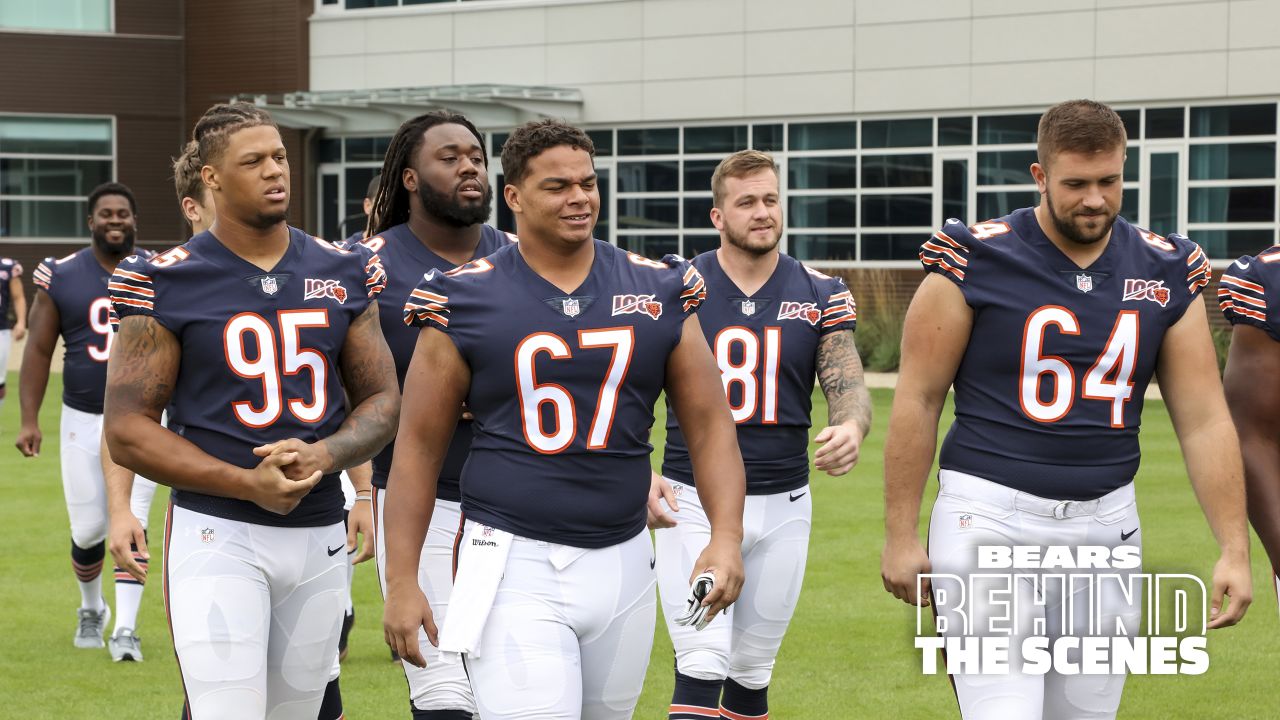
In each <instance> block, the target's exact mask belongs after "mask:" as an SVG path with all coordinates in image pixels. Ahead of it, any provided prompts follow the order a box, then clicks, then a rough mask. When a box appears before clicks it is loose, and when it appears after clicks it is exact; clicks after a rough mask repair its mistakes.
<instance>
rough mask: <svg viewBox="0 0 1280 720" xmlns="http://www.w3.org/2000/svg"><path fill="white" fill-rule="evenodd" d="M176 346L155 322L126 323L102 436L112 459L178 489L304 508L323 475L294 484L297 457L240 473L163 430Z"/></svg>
mask: <svg viewBox="0 0 1280 720" xmlns="http://www.w3.org/2000/svg"><path fill="white" fill-rule="evenodd" d="M181 352H182V350H181V348H180V347H179V345H178V340H177V338H175V337H174V336H173V333H171V332H169V331H168V330H167V329H165V328H164V326H162V325H161V324H160V323H159V321H157V320H156V319H155V318H152V317H147V316H143V315H131V316H128V317H125V318H122V319H121V321H120V331H119V333H118V335H117V336H116V339H115V343H114V347H113V348H112V351H111V359H110V360H109V361H108V363H107V392H106V406H105V411H104V418H103V420H104V422H103V432H104V434H105V435H106V439H107V446H108V448H109V449H110V451H111V457H112V459H113V460H114V461H115V462H116V463H118V464H120V465H121V466H123V467H126V468H128V469H130V470H133V471H134V472H137V473H139V474H141V475H143V476H145V477H148V478H151V479H153V480H155V481H156V482H158V483H163V484H165V485H168V486H170V487H173V488H178V489H180V490H192V491H195V492H200V493H205V494H207V495H219V496H222V497H230V498H239V499H241V500H248V501H250V502H253V503H257V504H258V505H260V506H261V507H263V508H265V509H267V510H270V511H272V512H275V513H280V514H284V513H287V512H289V511H290V510H292V509H293V508H294V507H296V506H297V505H298V503H299V502H301V500H302V498H303V497H304V496H305V495H306V494H307V493H308V492H310V491H311V488H312V486H314V485H315V484H316V483H317V482H319V480H320V477H321V476H320V473H315V474H314V475H313V476H312V477H307V478H303V479H302V480H301V481H300V482H295V481H292V480H289V479H288V478H286V477H285V476H284V473H283V471H282V470H281V469H280V468H281V467H282V466H284V465H287V464H288V463H290V462H293V461H294V460H295V459H296V453H282V454H278V455H274V456H272V457H269V458H267V459H265V460H263V461H262V462H261V463H260V464H259V465H258V467H256V468H254V469H252V470H246V469H244V468H240V467H236V466H235V465H232V464H230V463H227V462H223V461H222V460H219V459H217V458H215V457H213V456H211V455H209V454H208V453H206V452H205V451H203V450H201V449H200V448H199V447H196V446H195V445H194V444H192V443H191V442H190V441H189V440H187V439H185V438H183V437H181V436H180V435H178V434H176V433H173V432H170V431H169V430H168V429H167V428H165V427H164V426H162V425H161V424H160V414H161V413H162V412H164V409H165V407H166V406H167V405H168V404H169V397H170V395H171V394H172V392H173V384H174V380H175V379H176V378H177V376H178V364H179V358H180V357H181Z"/></svg>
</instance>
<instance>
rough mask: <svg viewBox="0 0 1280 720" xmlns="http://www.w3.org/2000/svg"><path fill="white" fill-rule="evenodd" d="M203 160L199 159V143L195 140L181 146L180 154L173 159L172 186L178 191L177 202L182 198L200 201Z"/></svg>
mask: <svg viewBox="0 0 1280 720" xmlns="http://www.w3.org/2000/svg"><path fill="white" fill-rule="evenodd" d="M203 165H204V162H203V161H201V160H200V144H199V143H197V142H196V141H195V140H192V141H190V142H188V143H187V145H186V147H184V148H182V154H181V155H179V156H178V158H177V159H176V160H174V161H173V188H174V190H176V191H177V192H178V202H182V198H191V199H192V200H195V201H196V202H200V199H201V197H202V196H201V193H203V192H204V181H203V180H201V179H200V168H201V166H203Z"/></svg>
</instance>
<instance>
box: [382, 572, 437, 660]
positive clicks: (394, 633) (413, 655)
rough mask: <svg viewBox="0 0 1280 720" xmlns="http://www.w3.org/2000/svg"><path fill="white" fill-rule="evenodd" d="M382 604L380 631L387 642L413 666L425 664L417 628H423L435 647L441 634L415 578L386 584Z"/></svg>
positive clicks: (401, 657)
mask: <svg viewBox="0 0 1280 720" xmlns="http://www.w3.org/2000/svg"><path fill="white" fill-rule="evenodd" d="M384 605H385V609H384V610H383V611H382V633H383V637H384V638H385V639H386V641H387V645H388V646H390V647H391V649H392V650H394V651H395V652H396V654H397V655H399V656H400V659H401V660H404V661H406V662H408V663H409V664H410V665H413V666H415V667H420V668H424V667H426V666H427V659H426V658H424V657H422V650H421V648H420V647H419V645H418V631H420V630H426V632H427V639H428V640H430V641H431V644H432V645H435V646H437V647H438V646H439V645H440V637H439V631H438V630H437V629H436V621H435V618H434V617H432V615H431V606H430V605H429V604H428V603H427V596H426V595H424V594H423V593H422V588H421V587H419V586H418V583H417V578H413V582H411V583H407V584H402V585H388V586H387V600H386V602H385V603H384Z"/></svg>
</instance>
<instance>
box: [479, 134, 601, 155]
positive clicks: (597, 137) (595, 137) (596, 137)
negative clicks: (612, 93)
mask: <svg viewBox="0 0 1280 720" xmlns="http://www.w3.org/2000/svg"><path fill="white" fill-rule="evenodd" d="M495 137H496V136H495ZM587 137H589V138H591V144H592V145H595V146H596V155H599V156H601V157H607V156H609V155H612V154H613V131H612V130H588V131H587ZM506 141H507V136H506V135H505V134H504V135H503V136H502V142H506ZM498 147H499V149H500V148H501V147H502V146H498Z"/></svg>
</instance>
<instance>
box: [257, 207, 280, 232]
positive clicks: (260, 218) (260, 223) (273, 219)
mask: <svg viewBox="0 0 1280 720" xmlns="http://www.w3.org/2000/svg"><path fill="white" fill-rule="evenodd" d="M288 219H289V210H288V208H285V209H284V210H279V211H276V212H273V213H264V212H260V213H257V214H255V215H254V216H253V217H252V218H249V220H248V221H247V224H248V225H249V227H251V228H253V229H254V230H270V229H271V228H273V227H275V226H277V225H279V224H280V223H282V222H284V221H286V220H288Z"/></svg>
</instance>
